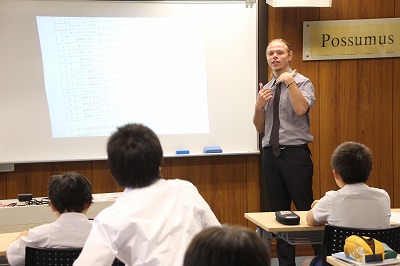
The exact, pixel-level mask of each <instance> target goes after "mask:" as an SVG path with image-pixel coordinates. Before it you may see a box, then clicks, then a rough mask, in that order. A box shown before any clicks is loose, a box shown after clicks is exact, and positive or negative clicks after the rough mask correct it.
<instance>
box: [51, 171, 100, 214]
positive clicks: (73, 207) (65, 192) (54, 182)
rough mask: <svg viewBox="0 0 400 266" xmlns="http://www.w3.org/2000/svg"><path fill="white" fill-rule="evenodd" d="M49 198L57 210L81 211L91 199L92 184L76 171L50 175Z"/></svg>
mask: <svg viewBox="0 0 400 266" xmlns="http://www.w3.org/2000/svg"><path fill="white" fill-rule="evenodd" d="M48 195H49V200H50V202H51V204H52V205H53V207H54V208H55V209H56V210H57V211H58V212H59V213H64V212H83V211H84V210H85V209H87V208H88V207H89V206H90V205H91V204H92V201H93V196H92V185H91V184H90V182H89V180H88V179H87V178H86V177H85V176H83V175H81V174H78V173H75V172H69V173H64V174H62V175H53V176H51V177H50V180H49V186H48Z"/></svg>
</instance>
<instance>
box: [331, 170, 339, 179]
mask: <svg viewBox="0 0 400 266" xmlns="http://www.w3.org/2000/svg"><path fill="white" fill-rule="evenodd" d="M332 173H333V177H334V178H335V180H338V179H340V176H339V174H338V173H337V172H336V170H335V169H333V170H332Z"/></svg>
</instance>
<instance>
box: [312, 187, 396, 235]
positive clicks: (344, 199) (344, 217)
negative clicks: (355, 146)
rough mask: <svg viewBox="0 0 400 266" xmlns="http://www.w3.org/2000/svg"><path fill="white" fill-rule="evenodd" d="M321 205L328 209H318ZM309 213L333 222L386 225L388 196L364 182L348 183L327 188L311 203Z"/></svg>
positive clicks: (388, 213)
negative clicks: (340, 186)
mask: <svg viewBox="0 0 400 266" xmlns="http://www.w3.org/2000/svg"><path fill="white" fill-rule="evenodd" d="M322 206H328V208H329V209H328V211H327V212H321V208H323V207H322ZM313 213H314V218H315V219H316V220H318V221H327V223H328V224H332V225H336V226H345V227H358V228H372V229H378V228H388V227H390V213H391V209H390V198H389V195H388V193H387V192H386V191H385V190H383V189H378V188H373V187H369V186H368V185H366V184H365V183H357V184H349V185H345V186H344V187H343V188H341V189H340V190H338V191H329V192H327V193H326V194H325V197H323V198H321V199H320V201H319V202H318V204H317V205H315V207H314V208H313ZM321 213H322V215H320V214H321ZM327 214H329V215H327Z"/></svg>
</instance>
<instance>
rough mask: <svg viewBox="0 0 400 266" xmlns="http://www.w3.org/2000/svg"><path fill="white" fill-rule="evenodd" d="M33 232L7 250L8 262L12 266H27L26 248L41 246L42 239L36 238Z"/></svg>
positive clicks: (19, 239)
mask: <svg viewBox="0 0 400 266" xmlns="http://www.w3.org/2000/svg"><path fill="white" fill-rule="evenodd" d="M34 235H35V234H34V233H33V231H32V230H29V233H28V235H27V236H22V237H20V238H18V239H16V240H15V241H13V242H12V243H11V244H10V245H9V246H8V248H7V260H8V263H9V264H10V265H11V266H18V265H25V248H26V246H40V245H41V241H40V239H38V238H36V237H34Z"/></svg>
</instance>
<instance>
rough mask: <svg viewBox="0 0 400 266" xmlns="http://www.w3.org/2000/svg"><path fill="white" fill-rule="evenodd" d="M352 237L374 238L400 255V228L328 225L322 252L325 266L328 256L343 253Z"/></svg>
mask: <svg viewBox="0 0 400 266" xmlns="http://www.w3.org/2000/svg"><path fill="white" fill-rule="evenodd" d="M351 235H360V236H369V237H373V238H375V239H377V240H379V241H381V242H384V243H386V244H387V245H388V246H389V247H391V248H392V249H393V250H394V251H396V252H397V253H400V241H399V240H400V226H393V227H390V228H386V229H362V228H350V227H342V226H334V225H329V224H327V225H325V230H324V239H323V242H322V251H321V256H322V263H323V265H329V264H328V263H327V262H326V257H327V256H330V255H332V254H333V253H337V252H343V250H344V244H345V240H346V238H347V237H349V236H351Z"/></svg>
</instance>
